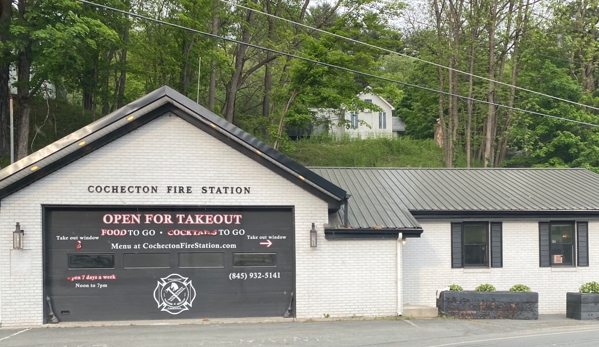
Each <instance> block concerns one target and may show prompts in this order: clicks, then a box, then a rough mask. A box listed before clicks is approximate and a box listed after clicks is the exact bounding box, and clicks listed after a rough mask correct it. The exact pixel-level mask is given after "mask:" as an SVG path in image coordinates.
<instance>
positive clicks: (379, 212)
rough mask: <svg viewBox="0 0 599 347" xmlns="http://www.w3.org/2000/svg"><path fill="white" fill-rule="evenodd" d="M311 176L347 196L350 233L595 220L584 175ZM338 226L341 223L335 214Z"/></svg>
mask: <svg viewBox="0 0 599 347" xmlns="http://www.w3.org/2000/svg"><path fill="white" fill-rule="evenodd" d="M312 170H313V171H314V172H316V173H318V174H319V175H321V176H323V177H325V178H327V179H328V180H330V181H331V182H333V183H335V184H337V185H339V186H341V187H343V188H344V189H346V190H347V191H348V193H349V194H351V199H350V200H349V208H348V216H347V217H348V222H349V223H348V224H349V227H351V228H354V229H355V228H358V229H359V228H367V227H373V225H377V226H378V227H380V228H383V229H406V230H410V229H414V228H420V224H419V223H418V220H417V219H416V218H418V217H423V218H431V217H433V218H435V217H439V218H452V217H464V216H468V215H470V216H482V215H485V216H487V217H488V216H497V217H506V216H507V217H512V218H513V217H518V216H544V218H551V217H554V218H556V217H558V216H559V215H569V216H573V215H585V216H596V217H599V175H597V174H595V173H593V172H591V171H589V170H586V169H397V168H325V167H318V168H312ZM338 213H339V218H338V220H340V221H343V220H344V218H345V215H344V210H343V209H342V210H340V211H339V212H338Z"/></svg>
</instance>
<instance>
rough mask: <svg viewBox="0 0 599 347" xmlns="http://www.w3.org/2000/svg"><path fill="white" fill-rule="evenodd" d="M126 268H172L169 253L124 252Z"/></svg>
mask: <svg viewBox="0 0 599 347" xmlns="http://www.w3.org/2000/svg"><path fill="white" fill-rule="evenodd" d="M123 265H124V266H123V267H124V268H125V269H143V268H153V269H168V268H170V254H169V253H125V254H123Z"/></svg>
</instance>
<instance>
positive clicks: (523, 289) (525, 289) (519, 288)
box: [510, 284, 530, 292]
mask: <svg viewBox="0 0 599 347" xmlns="http://www.w3.org/2000/svg"><path fill="white" fill-rule="evenodd" d="M510 292H530V287H529V286H525V285H524V284H514V285H513V286H512V288H510Z"/></svg>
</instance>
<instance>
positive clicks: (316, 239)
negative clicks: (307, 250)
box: [310, 223, 318, 247]
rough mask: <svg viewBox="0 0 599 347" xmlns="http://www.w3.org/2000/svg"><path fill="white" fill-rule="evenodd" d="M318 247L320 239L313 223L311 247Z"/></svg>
mask: <svg viewBox="0 0 599 347" xmlns="http://www.w3.org/2000/svg"><path fill="white" fill-rule="evenodd" d="M316 246H318V238H317V235H316V226H315V225H314V223H312V229H311V230H310V247H316Z"/></svg>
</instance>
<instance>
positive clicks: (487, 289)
mask: <svg viewBox="0 0 599 347" xmlns="http://www.w3.org/2000/svg"><path fill="white" fill-rule="evenodd" d="M474 290H476V291H477V292H494V291H496V290H495V287H494V286H493V285H492V284H488V283H485V284H481V285H479V286H478V287H476V288H474Z"/></svg>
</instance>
